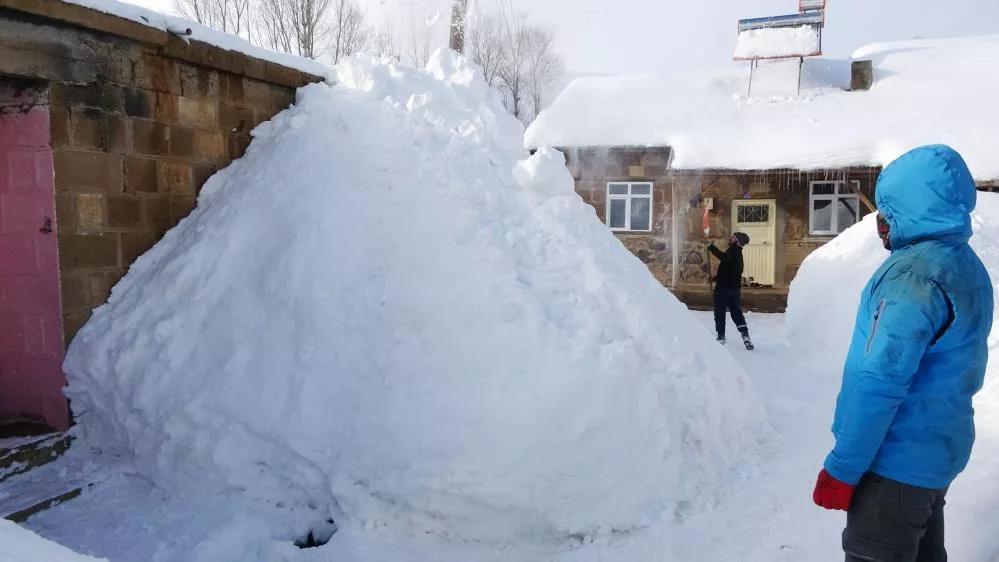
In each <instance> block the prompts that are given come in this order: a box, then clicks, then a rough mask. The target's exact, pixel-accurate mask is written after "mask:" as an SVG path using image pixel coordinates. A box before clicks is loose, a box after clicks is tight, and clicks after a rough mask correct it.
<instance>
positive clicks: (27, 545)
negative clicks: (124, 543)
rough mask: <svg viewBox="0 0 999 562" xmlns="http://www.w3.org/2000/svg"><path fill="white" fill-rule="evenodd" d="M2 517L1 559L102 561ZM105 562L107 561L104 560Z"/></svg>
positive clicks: (16, 561)
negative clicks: (78, 552) (47, 538)
mask: <svg viewBox="0 0 999 562" xmlns="http://www.w3.org/2000/svg"><path fill="white" fill-rule="evenodd" d="M101 560H104V559H103V558H101V559H97V558H91V557H90V556H84V555H82V554H77V553H75V552H73V551H72V550H70V549H68V548H66V547H64V546H62V545H59V544H56V543H54V542H52V541H50V540H46V539H43V538H42V537H40V536H38V535H36V534H35V533H32V532H31V531H29V530H27V529H25V528H23V527H21V526H20V525H18V524H16V523H13V522H11V521H7V520H6V519H0V561H3V562H101ZM104 562H107V561H106V560H104Z"/></svg>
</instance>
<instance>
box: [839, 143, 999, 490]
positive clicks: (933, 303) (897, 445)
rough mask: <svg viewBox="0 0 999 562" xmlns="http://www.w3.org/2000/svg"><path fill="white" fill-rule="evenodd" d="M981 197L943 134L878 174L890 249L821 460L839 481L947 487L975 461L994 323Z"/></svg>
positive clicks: (862, 312)
mask: <svg viewBox="0 0 999 562" xmlns="http://www.w3.org/2000/svg"><path fill="white" fill-rule="evenodd" d="M976 197H977V192H976V190H975V182H974V179H973V178H972V176H971V172H970V171H969V170H968V167H967V165H966V164H965V163H964V160H963V159H962V158H961V156H960V155H959V154H958V153H957V152H955V151H954V150H953V149H951V148H948V147H946V146H942V145H934V146H926V147H922V148H917V149H915V150H913V151H910V152H908V153H906V154H905V155H903V156H902V157H900V158H899V159H898V160H896V161H894V162H892V163H891V164H890V165H889V166H887V167H886V168H885V169H884V171H883V172H882V174H881V177H880V178H879V179H878V186H877V192H876V199H877V206H878V210H879V211H880V212H881V213H882V215H884V217H885V219H886V220H887V222H888V224H889V226H890V229H891V230H890V240H891V250H892V253H891V256H890V257H889V258H888V260H887V261H886V262H885V263H884V264H883V265H882V266H881V268H880V269H878V271H877V272H875V273H874V275H873V277H871V280H870V281H869V282H868V284H867V287H866V288H865V289H864V293H863V298H862V300H861V303H860V308H859V310H858V312H857V321H856V326H855V328H854V331H853V341H852V343H851V344H850V351H849V353H848V354H847V358H846V365H845V367H844V370H843V385H842V388H841V390H840V393H839V397H838V398H837V400H836V416H835V420H834V422H833V434H834V435H835V436H836V446H835V447H834V448H833V450H832V452H831V453H829V456H828V457H827V458H826V461H825V468H826V470H827V471H828V472H829V473H830V474H831V475H832V476H833V477H834V478H836V479H837V480H840V481H842V482H845V483H847V484H857V483H858V482H859V481H860V478H861V477H862V476H863V475H864V473H865V472H868V471H870V472H874V473H876V474H878V475H880V476H883V477H885V478H890V479H892V480H896V481H899V482H902V483H904V484H909V485H911V486H918V487H922V488H931V489H943V488H946V487H947V486H949V485H950V484H951V482H952V481H953V480H954V478H955V477H956V476H957V475H958V474H959V473H960V472H961V471H962V470H964V468H965V466H966V465H967V463H968V457H969V456H970V455H971V447H972V444H973V443H974V440H975V425H974V419H973V417H974V409H973V407H972V396H974V394H975V393H976V392H978V391H979V390H980V389H981V387H982V382H983V379H984V377H985V364H986V361H987V360H988V343H987V340H988V335H989V331H990V330H991V328H992V281H991V280H990V279H989V275H988V273H987V272H986V271H985V267H984V266H983V265H982V262H981V260H979V259H978V256H977V255H976V254H975V252H974V251H973V250H972V249H971V246H969V245H968V240H969V239H970V238H971V217H970V213H971V211H972V210H973V209H974V208H975V202H976Z"/></svg>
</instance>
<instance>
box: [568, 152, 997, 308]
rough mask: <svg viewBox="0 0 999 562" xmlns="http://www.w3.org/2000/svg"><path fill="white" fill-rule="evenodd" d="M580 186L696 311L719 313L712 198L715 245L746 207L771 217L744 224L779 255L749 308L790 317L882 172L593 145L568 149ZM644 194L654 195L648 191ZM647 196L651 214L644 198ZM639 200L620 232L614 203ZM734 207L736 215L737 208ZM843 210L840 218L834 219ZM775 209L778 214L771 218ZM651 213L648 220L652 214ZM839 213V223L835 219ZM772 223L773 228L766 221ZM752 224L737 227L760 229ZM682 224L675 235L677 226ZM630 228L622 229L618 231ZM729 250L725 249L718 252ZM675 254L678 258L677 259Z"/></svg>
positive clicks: (749, 282) (750, 294)
mask: <svg viewBox="0 0 999 562" xmlns="http://www.w3.org/2000/svg"><path fill="white" fill-rule="evenodd" d="M561 151H562V153H563V154H564V155H565V156H566V162H567V165H568V167H569V170H570V172H571V173H572V176H573V179H574V180H575V186H576V192H577V193H578V194H579V196H580V197H582V198H583V200H584V201H586V202H587V203H589V204H590V205H591V206H592V207H593V208H594V210H595V211H596V214H597V217H598V218H599V219H600V221H602V222H604V223H605V224H607V225H608V226H609V227H611V228H612V230H614V231H615V235H616V236H617V237H618V239H619V240H620V241H621V243H622V244H624V246H625V247H626V248H628V249H629V250H630V251H631V252H632V253H633V254H635V256H636V257H637V258H638V259H640V260H641V261H642V262H643V263H645V264H646V266H648V268H649V271H650V272H651V273H652V274H653V275H654V276H655V277H656V279H658V280H659V281H660V282H661V283H662V284H663V285H664V286H665V287H667V288H669V289H670V291H672V292H673V293H674V294H675V295H677V297H678V298H680V300H682V301H683V302H684V303H685V304H687V305H688V306H689V307H691V308H695V309H709V308H711V294H710V284H709V280H708V276H709V271H711V270H713V269H714V267H716V266H717V262H715V261H713V258H711V259H710V260H709V258H708V255H707V252H706V251H705V236H704V233H703V230H702V218H703V213H704V206H705V205H706V204H707V202H708V200H710V201H711V204H712V206H713V208H712V209H711V210H709V212H708V220H709V225H710V229H711V239H712V240H715V241H724V240H726V239H727V238H728V237H729V235H730V234H731V233H732V232H733V231H734V230H735V228H733V225H734V223H735V222H737V221H738V220H739V217H740V214H739V213H740V211H739V209H738V207H748V210H749V211H752V210H754V209H753V208H754V207H758V208H761V207H762V205H764V204H765V205H767V206H768V210H767V211H766V213H765V214H766V215H767V216H765V217H764V216H760V215H757V216H756V217H752V216H750V215H751V213H743V215H744V216H743V217H742V218H744V219H747V220H749V221H753V220H759V221H761V223H762V222H765V223H766V224H767V225H768V226H769V228H770V229H771V234H770V236H771V237H772V246H773V249H772V250H770V249H767V251H766V253H764V254H759V255H756V256H750V255H749V253H748V252H747V255H746V259H747V269H750V268H751V267H750V265H749V262H750V261H752V260H753V259H756V260H760V259H763V260H767V261H769V262H770V263H769V265H768V267H766V268H764V269H766V270H767V273H768V274H769V276H768V278H767V279H765V280H762V281H764V282H758V281H761V280H756V279H753V278H751V277H749V275H748V274H749V273H751V272H749V271H747V278H745V279H744V284H745V287H744V289H743V304H744V308H746V309H747V310H753V311H758V312H782V311H784V309H785V308H786V306H787V294H788V290H789V289H790V285H791V281H793V280H794V277H795V275H796V274H797V272H798V268H799V267H800V266H801V264H802V262H804V260H805V258H806V257H808V255H809V254H810V253H812V252H813V251H815V250H816V249H818V248H819V247H821V246H822V245H823V244H825V243H827V242H829V241H830V240H832V239H833V238H834V237H835V236H836V234H837V233H838V232H842V231H843V230H844V229H845V228H847V227H848V226H850V225H852V224H854V223H855V222H856V221H857V220H859V219H860V218H863V216H864V215H866V214H867V213H869V212H872V211H873V210H874V207H873V201H874V190H875V187H876V185H877V179H878V175H879V174H880V173H881V169H880V168H879V167H851V168H840V169H830V170H809V171H801V170H790V169H781V170H684V169H673V168H671V167H670V161H671V150H670V148H669V147H610V148H608V147H590V148H563V149H561ZM626 185H627V186H640V191H641V192H640V193H638V194H635V193H632V191H633V188H632V187H629V188H628V194H626V195H625V194H615V193H612V188H613V187H615V186H617V187H619V188H620V191H622V192H623V191H624V190H625V188H624V186H626ZM646 186H648V189H647V191H646ZM978 189H979V190H980V191H993V192H994V191H999V182H995V181H981V182H979V183H978ZM645 198H648V200H649V205H648V209H646V207H645V205H646V204H645V202H644V199H645ZM629 199H630V200H634V199H641V200H643V201H642V203H641V207H640V211H641V213H640V214H642V217H640V222H641V224H639V225H638V228H632V227H633V226H634V225H632V224H631V222H632V220H633V219H632V220H627V221H625V224H624V225H623V226H624V228H614V227H615V224H614V221H615V220H619V218H620V217H618V219H613V218H612V217H610V216H608V204H609V203H610V202H611V201H612V200H617V201H618V202H619V203H618V205H619V208H625V209H630V210H633V209H634V207H633V204H632V203H628V204H627V205H625V204H621V203H620V202H621V201H625V200H629ZM733 207H736V209H735V210H733ZM832 209H835V211H832ZM770 210H772V211H773V215H772V216H770ZM646 212H648V216H647V218H646V216H645V213H646ZM834 212H835V213H836V214H839V215H840V216H837V217H836V219H832V214H833V213H834ZM764 219H765V221H764ZM752 224H753V223H751V222H750V223H746V224H742V225H739V226H738V229H739V230H745V229H747V228H752ZM674 225H676V228H674ZM616 226H622V225H620V224H619V225H616ZM719 245H720V246H722V247H724V244H723V243H722V244H719ZM674 248H676V251H675V252H674Z"/></svg>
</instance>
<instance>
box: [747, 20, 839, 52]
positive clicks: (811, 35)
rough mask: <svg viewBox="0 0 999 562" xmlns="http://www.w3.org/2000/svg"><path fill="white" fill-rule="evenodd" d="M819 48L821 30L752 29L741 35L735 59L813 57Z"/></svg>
mask: <svg viewBox="0 0 999 562" xmlns="http://www.w3.org/2000/svg"><path fill="white" fill-rule="evenodd" d="M819 47H820V45H819V30H818V29H816V28H814V27H812V26H810V25H803V26H801V27H774V28H764V29H750V30H747V31H743V32H741V33H739V39H738V41H737V42H736V45H735V58H737V59H749V58H777V57H795V56H811V55H817V54H819V51H820V48H819Z"/></svg>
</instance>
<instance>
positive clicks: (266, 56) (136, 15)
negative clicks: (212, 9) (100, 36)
mask: <svg viewBox="0 0 999 562" xmlns="http://www.w3.org/2000/svg"><path fill="white" fill-rule="evenodd" d="M62 1H63V2H65V3H67V4H76V5H77V6H83V7H84V8H90V9H92V10H97V11H99V12H104V13H106V14H111V15H113V16H118V17H120V18H122V19H126V20H129V21H133V22H136V23H139V24H142V25H145V26H148V27H152V28H154V29H160V30H163V31H170V32H174V33H177V32H184V31H186V30H187V29H190V30H191V35H190V36H189V38H190V39H194V40H196V41H202V42H204V43H208V44H210V45H214V46H216V47H219V48H220V49H225V50H228V51H237V52H240V53H243V54H245V55H247V56H250V57H253V58H257V59H260V60H265V61H268V62H272V63H274V64H279V65H281V66H286V67H288V68H294V69H295V70H300V71H302V72H307V73H309V74H312V75H315V76H319V77H321V78H328V77H329V76H330V68H329V67H328V66H326V65H325V64H323V63H321V62H319V61H316V60H313V59H310V58H305V57H299V56H295V55H291V54H288V53H280V52H277V51H272V50H270V49H265V48H263V47H258V46H256V45H252V44H250V42H249V41H247V40H246V39H243V38H242V37H237V36H235V35H229V34H228V33H222V32H221V31H216V30H214V29H211V28H209V27H206V26H204V25H201V24H199V23H197V22H193V21H190V20H187V19H184V18H180V17H176V16H169V15H166V14H162V13H160V12H156V11H153V10H148V9H146V8H143V7H141V6H136V5H135V4H128V3H126V2H119V1H118V0H62Z"/></svg>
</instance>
